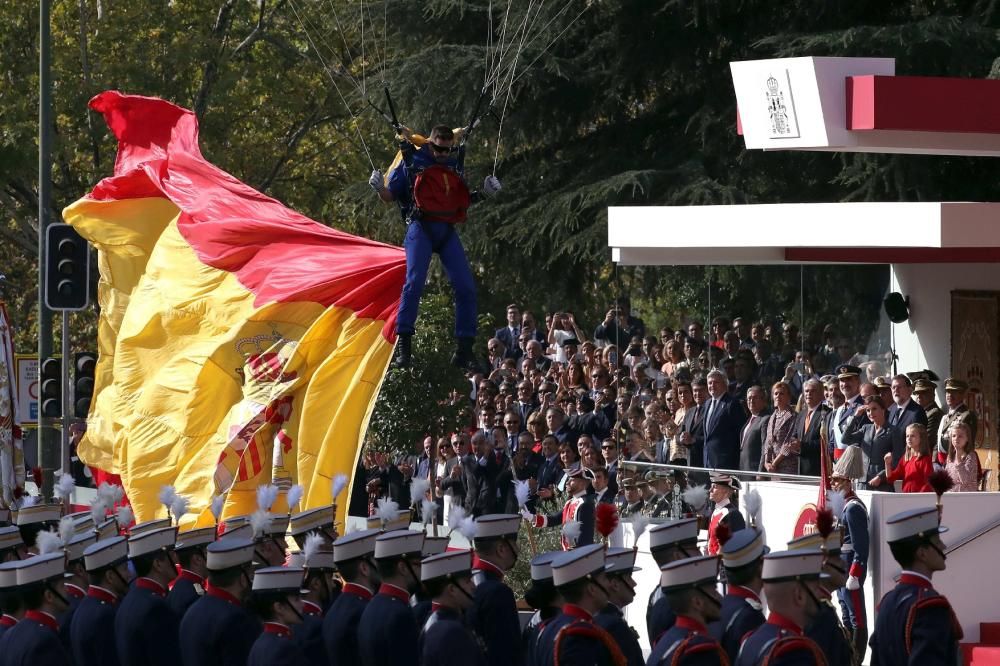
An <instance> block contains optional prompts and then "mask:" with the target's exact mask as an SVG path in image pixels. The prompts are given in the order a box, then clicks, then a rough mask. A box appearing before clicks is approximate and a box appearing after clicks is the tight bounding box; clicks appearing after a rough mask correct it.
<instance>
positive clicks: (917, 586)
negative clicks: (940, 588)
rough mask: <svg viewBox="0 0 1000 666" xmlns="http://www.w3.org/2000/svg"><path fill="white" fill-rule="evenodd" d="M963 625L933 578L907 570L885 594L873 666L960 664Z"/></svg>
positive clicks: (873, 644)
mask: <svg viewBox="0 0 1000 666" xmlns="http://www.w3.org/2000/svg"><path fill="white" fill-rule="evenodd" d="M961 639H962V627H961V626H960V625H959V624H958V619H957V618H956V617H955V612H954V611H953V610H952V608H951V604H949V603H948V600H947V599H945V598H944V597H943V596H941V595H940V594H938V593H937V592H935V591H934V588H933V587H931V584H930V581H928V580H927V579H925V578H922V577H920V576H917V575H914V574H912V573H910V572H907V571H904V572H903V574H902V575H901V576H900V577H899V583H897V584H896V587H894V588H893V589H891V590H890V591H889V592H887V593H886V595H885V596H884V597H882V601H881V602H880V603H879V606H878V617H876V618H875V632H874V633H873V634H872V641H871V646H872V661H871V663H872V666H890V665H891V666H923V664H939V665H940V666H957V664H960V663H962V662H961V660H960V659H959V652H958V642H959V641H960V640H961Z"/></svg>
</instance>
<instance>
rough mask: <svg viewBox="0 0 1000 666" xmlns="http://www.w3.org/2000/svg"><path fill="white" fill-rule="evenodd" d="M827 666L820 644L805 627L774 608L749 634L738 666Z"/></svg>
mask: <svg viewBox="0 0 1000 666" xmlns="http://www.w3.org/2000/svg"><path fill="white" fill-rule="evenodd" d="M761 664H768V665H769V666H826V657H824V656H823V653H822V652H821V651H820V649H819V646H818V645H816V643H815V642H814V641H813V640H812V639H811V638H808V637H806V636H805V635H804V634H803V633H802V629H801V627H799V626H797V625H796V624H795V623H794V622H792V621H791V620H789V619H787V618H785V617H783V616H781V615H779V614H778V613H775V612H774V611H771V614H770V615H769V616H768V618H767V622H765V623H764V624H762V625H760V627H758V628H757V630H756V631H754V632H753V633H752V634H750V635H749V636H747V638H746V640H745V641H743V645H742V646H741V647H740V653H739V657H738V658H737V660H736V666H760V665H761Z"/></svg>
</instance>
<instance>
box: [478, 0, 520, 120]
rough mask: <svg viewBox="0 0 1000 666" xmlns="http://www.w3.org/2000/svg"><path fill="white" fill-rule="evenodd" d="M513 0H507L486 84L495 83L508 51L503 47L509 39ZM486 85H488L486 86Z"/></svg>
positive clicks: (494, 97)
mask: <svg viewBox="0 0 1000 666" xmlns="http://www.w3.org/2000/svg"><path fill="white" fill-rule="evenodd" d="M511 4H513V3H512V0H507V10H506V11H505V12H504V14H503V23H501V24H500V39H498V40H497V42H496V46H495V48H494V49H493V53H492V54H491V56H490V73H489V78H488V79H487V82H486V85H487V86H489V85H493V84H494V83H495V82H496V75H497V72H498V71H499V69H500V63H502V62H503V56H504V54H505V53H506V51H505V50H504V48H503V45H504V40H506V39H507V23H508V22H509V21H508V19H509V18H510V7H511ZM484 87H486V86H484ZM492 101H496V94H495V93H494V95H493V100H492Z"/></svg>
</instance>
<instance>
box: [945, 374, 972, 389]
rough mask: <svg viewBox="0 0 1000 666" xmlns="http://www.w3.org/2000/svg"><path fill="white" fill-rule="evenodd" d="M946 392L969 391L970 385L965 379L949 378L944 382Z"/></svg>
mask: <svg viewBox="0 0 1000 666" xmlns="http://www.w3.org/2000/svg"><path fill="white" fill-rule="evenodd" d="M944 390H945V391H968V390H969V383H968V382H967V381H965V380H963V379H957V378H955V377H949V378H948V379H946V380H944Z"/></svg>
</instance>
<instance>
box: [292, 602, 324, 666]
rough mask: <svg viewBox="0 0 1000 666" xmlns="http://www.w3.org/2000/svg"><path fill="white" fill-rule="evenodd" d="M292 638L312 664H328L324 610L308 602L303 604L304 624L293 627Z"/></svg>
mask: <svg viewBox="0 0 1000 666" xmlns="http://www.w3.org/2000/svg"><path fill="white" fill-rule="evenodd" d="M292 637H293V638H294V639H295V643H296V645H298V646H299V648H300V649H301V650H302V654H303V655H305V658H306V660H307V661H308V662H309V663H310V664H323V665H324V666H325V665H326V663H327V659H326V648H325V647H324V646H323V609H321V608H320V607H319V606H317V605H316V604H313V603H311V602H308V601H303V602H302V623H301V624H297V625H295V626H294V627H292Z"/></svg>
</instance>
